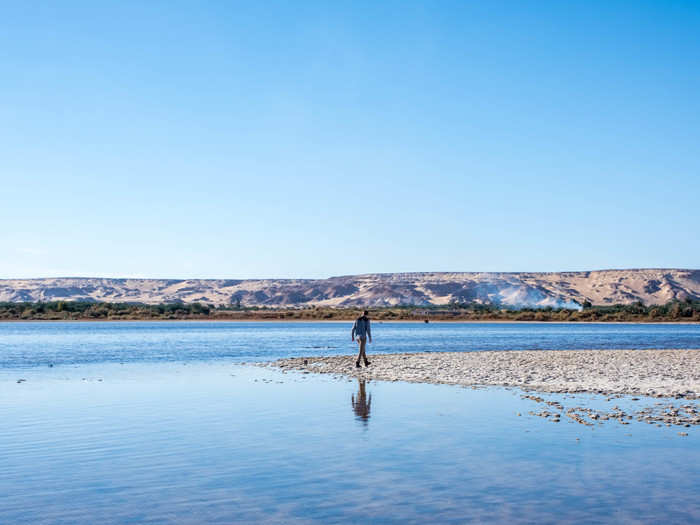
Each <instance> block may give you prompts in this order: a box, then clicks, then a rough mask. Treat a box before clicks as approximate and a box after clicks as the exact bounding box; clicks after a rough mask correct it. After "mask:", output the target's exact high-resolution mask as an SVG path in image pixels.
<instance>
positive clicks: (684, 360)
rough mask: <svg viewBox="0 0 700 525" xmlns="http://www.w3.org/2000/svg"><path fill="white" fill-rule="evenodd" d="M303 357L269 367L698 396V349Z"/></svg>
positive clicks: (480, 383) (385, 377)
mask: <svg viewBox="0 0 700 525" xmlns="http://www.w3.org/2000/svg"><path fill="white" fill-rule="evenodd" d="M370 359H371V365H370V366H369V367H366V368H365V367H363V368H355V356H332V357H298V358H288V359H280V360H278V361H275V362H272V363H269V365H271V366H274V367H278V368H281V369H286V370H305V371H311V372H318V373H326V374H343V375H347V376H355V377H358V378H362V379H370V380H382V381H408V382H414V383H443V384H455V385H464V386H487V385H498V386H515V387H521V388H524V389H530V390H538V391H542V392H559V393H579V392H581V393H582V392H588V393H599V394H609V395H610V394H633V395H644V396H653V397H675V396H680V397H684V398H687V399H698V398H699V397H700V349H692V350H562V351H484V352H428V353H412V354H381V355H370Z"/></svg>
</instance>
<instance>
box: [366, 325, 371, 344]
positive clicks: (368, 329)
mask: <svg viewBox="0 0 700 525" xmlns="http://www.w3.org/2000/svg"><path fill="white" fill-rule="evenodd" d="M367 337H369V342H370V343H371V342H372V326H371V323H370V321H369V319H367Z"/></svg>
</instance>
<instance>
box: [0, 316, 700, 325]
mask: <svg viewBox="0 0 700 525" xmlns="http://www.w3.org/2000/svg"><path fill="white" fill-rule="evenodd" d="M353 321H354V318H353V319H257V318H251V319H221V318H202V317H198V318H192V319H188V318H182V319H161V318H155V319H148V318H144V319H123V318H98V319H85V318H80V319H0V324H2V323H184V322H187V323H322V324H346V323H352V322H353ZM372 322H373V323H374V324H384V323H387V324H388V323H392V324H420V325H423V324H523V325H527V324H540V325H555V324H566V325H674V326H683V325H700V321H519V320H498V319H482V320H479V319H435V320H432V319H431V320H430V321H429V322H428V323H426V322H425V321H424V320H418V319H415V320H414V319H372Z"/></svg>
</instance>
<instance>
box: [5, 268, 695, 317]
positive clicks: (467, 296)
mask: <svg viewBox="0 0 700 525" xmlns="http://www.w3.org/2000/svg"><path fill="white" fill-rule="evenodd" d="M686 298H690V299H695V300H697V299H700V270H679V269H648V270H601V271H591V272H557V273H529V272H528V273H467V272H465V273H393V274H367V275H351V276H343V277H331V278H329V279H249V280H230V279H186V280H169V279H101V278H47V279H4V280H0V301H8V302H25V301H27V302H37V301H45V302H48V301H59V300H63V301H100V302H134V303H146V304H157V303H172V302H184V303H194V302H200V303H208V304H214V305H221V304H240V305H241V306H271V307H280V306H281V307H287V306H316V305H318V306H341V307H342V306H394V305H409V304H410V305H442V304H449V303H455V302H456V303H482V304H493V305H503V306H509V307H516V308H517V307H533V306H534V307H538V306H539V307H546V306H552V307H571V308H575V307H577V306H578V305H579V304H583V303H584V302H586V301H588V302H590V303H591V304H593V305H608V304H618V303H619V304H629V303H633V302H636V301H641V302H642V303H644V304H647V305H649V304H664V303H667V302H668V301H671V300H674V299H679V300H684V299H686Z"/></svg>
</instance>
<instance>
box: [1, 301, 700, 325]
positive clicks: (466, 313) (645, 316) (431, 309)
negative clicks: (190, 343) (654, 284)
mask: <svg viewBox="0 0 700 525" xmlns="http://www.w3.org/2000/svg"><path fill="white" fill-rule="evenodd" d="M361 309H362V308H361V307H347V308H345V307H342V308H341V307H338V308H331V307H319V306H316V307H313V306H304V307H297V308H277V307H267V306H241V305H240V304H236V305H222V306H214V305H211V304H203V303H165V304H155V305H149V304H143V303H107V302H90V301H51V302H17V303H15V302H0V320H6V321H14V320H53V321H61V320H65V321H70V320H120V319H123V320H160V319H163V320H168V319H210V320H285V319H286V320H350V319H354V318H355V317H357V316H358V315H359V314H360V311H361ZM370 311H371V316H372V318H373V319H379V320H387V321H391V320H396V321H400V320H413V321H421V320H425V321H431V320H434V321H449V320H454V321H552V322H557V321H559V322H561V321H580V322H593V321H595V322H700V300H694V299H687V300H685V301H671V302H668V303H666V304H662V305H644V304H643V303H641V302H636V303H632V304H614V305H606V306H593V305H591V304H590V303H588V302H584V303H583V305H582V308H581V309H579V310H572V309H567V308H553V307H545V308H519V309H516V308H507V307H503V306H499V305H488V304H480V303H451V304H449V305H441V306H436V305H425V306H423V305H420V306H419V305H399V306H384V307H376V308H370Z"/></svg>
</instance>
